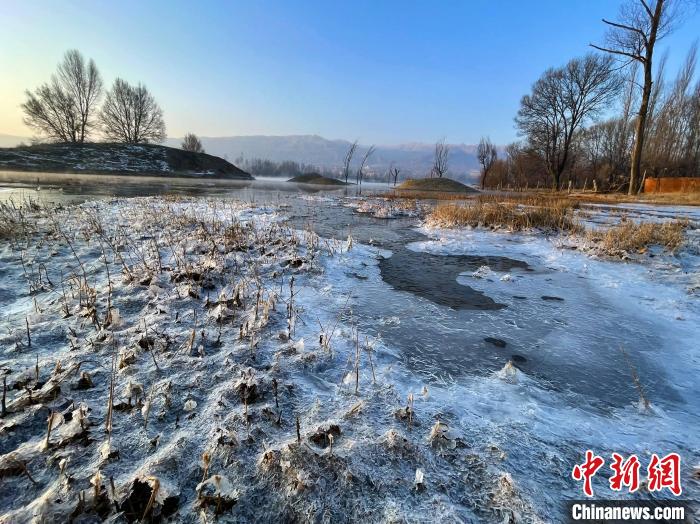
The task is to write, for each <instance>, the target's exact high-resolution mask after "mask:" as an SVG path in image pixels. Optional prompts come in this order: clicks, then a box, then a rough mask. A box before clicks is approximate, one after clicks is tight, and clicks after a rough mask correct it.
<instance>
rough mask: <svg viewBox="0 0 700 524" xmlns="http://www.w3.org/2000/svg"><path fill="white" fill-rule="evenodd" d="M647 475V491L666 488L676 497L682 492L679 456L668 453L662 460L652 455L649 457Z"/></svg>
mask: <svg viewBox="0 0 700 524" xmlns="http://www.w3.org/2000/svg"><path fill="white" fill-rule="evenodd" d="M647 474H648V479H649V486H648V487H649V491H661V490H662V489H664V488H668V489H670V490H671V493H673V494H674V495H675V496H676V497H678V496H680V494H681V492H682V491H683V490H682V489H681V456H680V455H679V454H678V453H669V454H668V455H666V456H665V457H664V458H662V459H660V458H659V456H658V455H657V454H656V453H654V454H653V455H652V456H651V462H649V467H648V468H647Z"/></svg>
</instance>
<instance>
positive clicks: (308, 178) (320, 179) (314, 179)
mask: <svg viewBox="0 0 700 524" xmlns="http://www.w3.org/2000/svg"><path fill="white" fill-rule="evenodd" d="M287 182H295V183H297V184H313V185H317V186H345V185H347V184H346V183H345V182H343V181H342V180H338V179H337V178H329V177H327V176H323V175H320V174H318V173H305V174H303V175H298V176H295V177H294V178H290V179H289V180H287Z"/></svg>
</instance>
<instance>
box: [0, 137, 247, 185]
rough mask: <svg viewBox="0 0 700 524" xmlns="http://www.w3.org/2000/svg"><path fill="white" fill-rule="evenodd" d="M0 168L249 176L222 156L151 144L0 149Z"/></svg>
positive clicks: (160, 174) (193, 175)
mask: <svg viewBox="0 0 700 524" xmlns="http://www.w3.org/2000/svg"><path fill="white" fill-rule="evenodd" d="M0 170H8V171H45V172H58V173H85V174H90V173H94V174H112V175H117V174H121V175H151V176H184V177H198V178H205V177H210V178H226V179H246V180H250V179H252V177H251V176H250V175H249V174H248V173H246V172H245V171H243V170H241V169H239V168H237V167H236V166H234V165H233V164H231V163H230V162H228V161H226V160H224V159H222V158H219V157H216V156H212V155H208V154H204V153H193V152H190V151H183V150H181V149H175V148H171V147H165V146H160V145H152V144H147V145H146V144H139V145H129V144H101V143H95V144H41V145H35V146H22V147H15V148H11V149H0Z"/></svg>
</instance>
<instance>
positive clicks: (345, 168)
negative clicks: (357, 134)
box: [343, 140, 357, 184]
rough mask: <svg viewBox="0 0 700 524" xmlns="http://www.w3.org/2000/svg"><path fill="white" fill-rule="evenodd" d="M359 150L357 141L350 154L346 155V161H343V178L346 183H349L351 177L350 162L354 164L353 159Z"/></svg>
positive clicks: (349, 150)
mask: <svg viewBox="0 0 700 524" xmlns="http://www.w3.org/2000/svg"><path fill="white" fill-rule="evenodd" d="M356 150H357V140H355V141H354V142H353V143H352V144H351V145H350V149H348V152H347V153H345V159H344V160H343V177H344V178H345V183H346V184H347V183H348V177H349V176H350V162H352V157H353V155H354V154H355V151H356Z"/></svg>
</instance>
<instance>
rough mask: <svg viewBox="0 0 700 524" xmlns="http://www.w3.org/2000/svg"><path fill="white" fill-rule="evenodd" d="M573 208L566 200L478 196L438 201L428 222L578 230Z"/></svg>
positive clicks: (509, 227)
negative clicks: (461, 200) (465, 200)
mask: <svg viewBox="0 0 700 524" xmlns="http://www.w3.org/2000/svg"><path fill="white" fill-rule="evenodd" d="M576 207H577V206H576V205H575V203H574V202H572V201H570V200H568V199H550V198H538V197H531V198H522V199H521V198H519V199H512V200H510V201H503V200H502V199H501V198H499V197H495V196H486V195H481V196H480V197H478V198H476V199H474V201H473V202H471V203H469V204H457V203H450V204H438V205H437V206H436V207H435V209H434V210H433V211H432V212H431V213H430V215H428V218H427V221H428V224H429V225H432V226H437V227H467V226H468V227H485V228H490V229H506V230H509V231H522V230H526V229H542V230H558V231H568V232H579V231H581V229H582V228H581V226H580V224H578V222H577V221H576V219H575V217H574V209H575V208H576Z"/></svg>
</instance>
